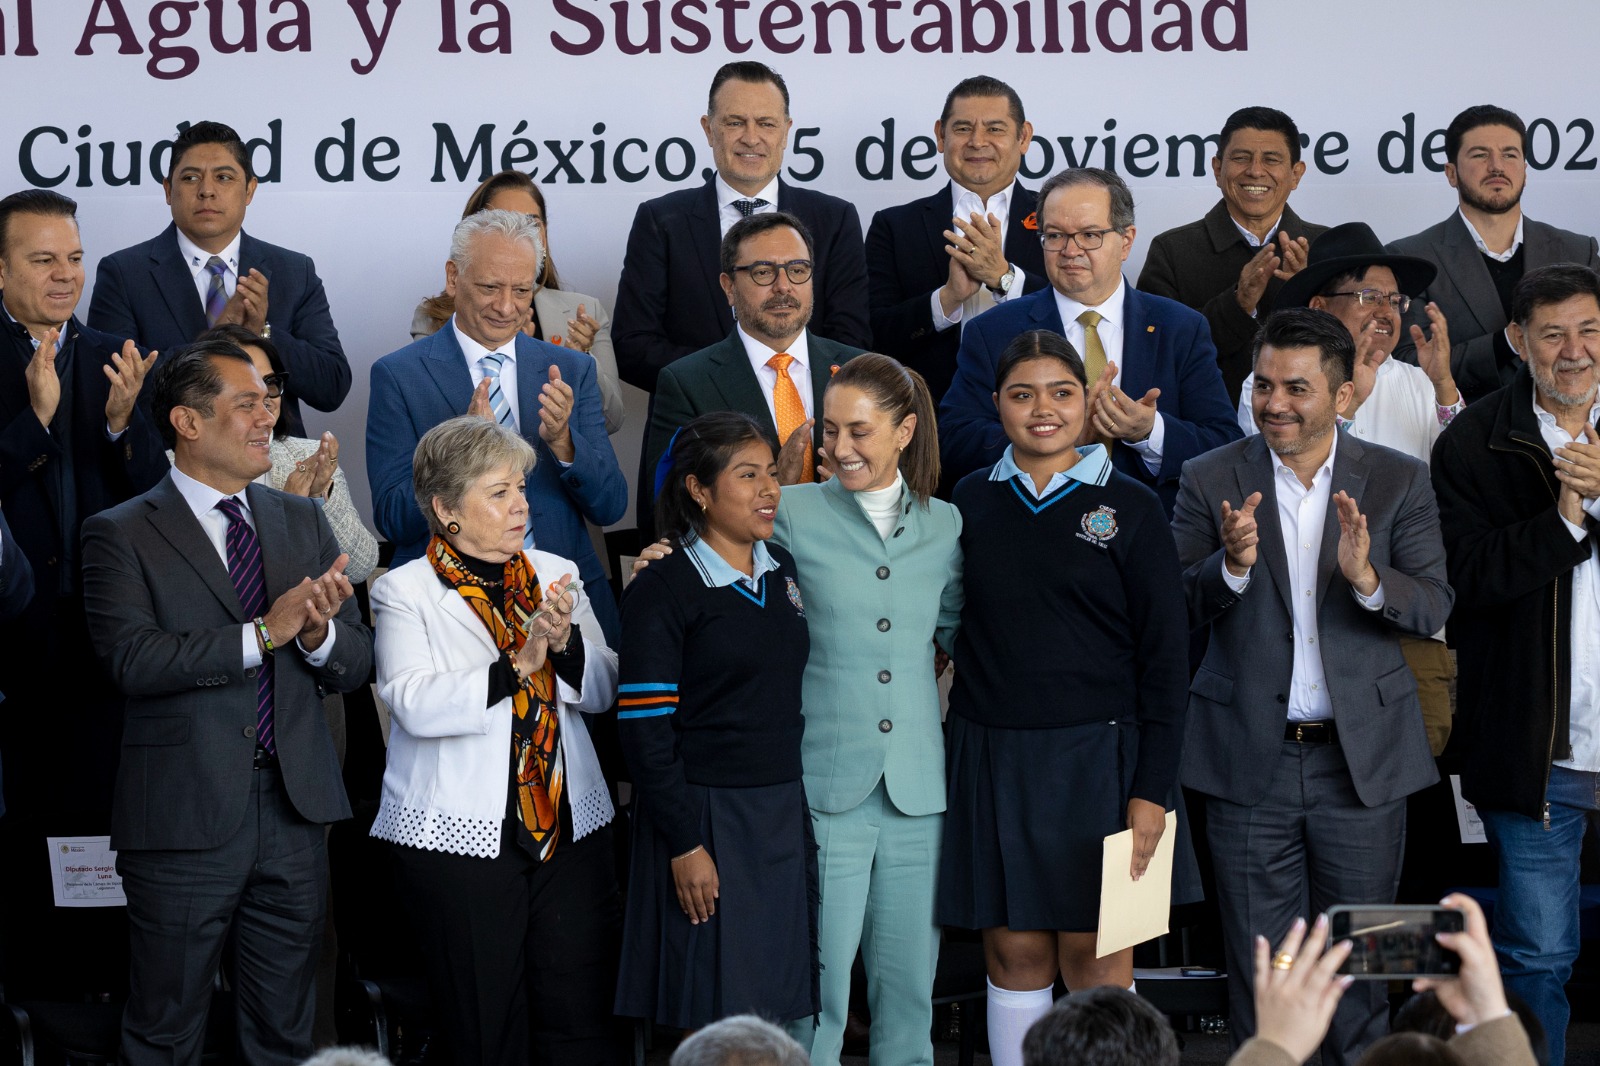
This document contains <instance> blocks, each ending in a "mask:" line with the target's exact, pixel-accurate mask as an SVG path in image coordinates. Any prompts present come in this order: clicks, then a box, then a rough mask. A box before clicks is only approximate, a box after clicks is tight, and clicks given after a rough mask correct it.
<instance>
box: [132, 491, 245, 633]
mask: <svg viewBox="0 0 1600 1066" xmlns="http://www.w3.org/2000/svg"><path fill="white" fill-rule="evenodd" d="M148 499H149V502H150V505H151V507H152V508H153V510H152V511H151V512H150V524H151V525H152V526H154V527H155V529H156V532H158V533H160V534H161V536H162V537H163V538H165V540H166V541H167V543H168V544H171V545H172V547H173V550H174V551H176V552H177V553H178V557H179V558H180V559H182V560H183V561H184V562H185V563H186V564H188V566H189V567H190V568H191V569H192V570H193V571H194V572H195V573H196V574H197V575H199V577H200V580H201V581H202V582H204V584H205V586H206V588H208V589H210V590H211V594H212V595H213V596H215V597H216V598H217V602H218V603H220V604H222V606H223V607H225V608H227V609H228V612H229V613H230V614H232V615H233V617H234V619H235V620H236V621H239V622H243V621H245V620H246V619H245V616H244V608H243V607H242V606H241V605H240V603H239V593H238V592H237V591H235V589H234V587H233V580H232V579H231V578H229V577H228V567H227V565H226V564H225V563H223V561H222V556H220V555H218V554H217V549H216V546H215V545H213V544H212V543H211V541H210V539H209V538H207V537H206V533H205V530H203V529H201V528H200V520H199V519H198V518H196V517H195V514H194V512H193V511H191V510H190V509H189V502H188V501H187V500H185V499H184V498H183V493H181V492H179V491H178V486H177V485H175V484H173V482H172V475H171V474H168V475H167V476H166V478H164V479H163V480H162V481H161V483H160V484H158V485H157V486H156V487H155V488H153V489H151V490H150V495H149V497H148ZM250 511H251V514H252V516H253V515H254V514H255V497H254V496H252V497H251V499H250ZM257 539H260V537H259V536H258V538H257ZM264 550H265V549H264V548H263V551H264ZM269 593H270V586H269ZM272 599H273V597H272V596H271V595H270V594H269V595H268V597H267V600H268V602H269V603H270V602H271V601H272Z"/></svg>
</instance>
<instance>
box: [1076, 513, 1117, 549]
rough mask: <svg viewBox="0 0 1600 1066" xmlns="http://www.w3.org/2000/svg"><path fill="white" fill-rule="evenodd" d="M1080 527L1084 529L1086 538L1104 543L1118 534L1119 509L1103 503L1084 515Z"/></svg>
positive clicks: (1096, 542) (1097, 542)
mask: <svg viewBox="0 0 1600 1066" xmlns="http://www.w3.org/2000/svg"><path fill="white" fill-rule="evenodd" d="M1078 528H1080V529H1082V530H1083V532H1084V536H1085V539H1086V540H1089V541H1092V542H1093V543H1095V544H1104V543H1105V542H1106V541H1108V540H1110V539H1111V538H1112V537H1114V536H1116V535H1117V510H1116V508H1114V507H1107V506H1106V505H1105V504H1101V505H1100V506H1099V507H1096V508H1095V509H1094V510H1092V511H1090V512H1089V513H1088V514H1086V515H1084V516H1083V519H1082V520H1081V521H1080V522H1079V523H1078Z"/></svg>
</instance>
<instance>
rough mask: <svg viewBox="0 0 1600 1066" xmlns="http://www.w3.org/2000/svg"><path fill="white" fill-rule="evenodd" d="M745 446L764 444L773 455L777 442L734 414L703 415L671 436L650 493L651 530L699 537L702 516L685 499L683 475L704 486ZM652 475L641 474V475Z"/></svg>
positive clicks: (696, 506) (686, 488)
mask: <svg viewBox="0 0 1600 1066" xmlns="http://www.w3.org/2000/svg"><path fill="white" fill-rule="evenodd" d="M751 441H760V442H761V443H762V444H765V445H766V446H767V447H768V448H771V449H772V453H773V455H774V456H776V455H777V453H778V442H777V441H775V440H773V439H772V436H771V435H770V434H769V433H768V432H767V431H766V430H765V429H763V428H762V427H761V425H760V423H758V422H757V421H756V420H755V419H753V418H751V417H750V416H749V415H747V414H744V413H743V412H740V411H712V412H710V413H709V414H703V415H701V416H700V417H699V418H696V419H695V420H694V421H692V422H690V423H689V424H688V425H686V426H684V427H683V428H682V429H680V430H678V432H677V433H675V434H673V436H672V441H671V443H670V444H668V445H667V454H666V455H665V456H663V459H664V460H665V461H666V463H667V471H666V479H665V480H664V481H663V482H662V484H661V489H660V491H659V492H658V493H657V494H656V528H657V529H659V530H660V531H661V532H662V533H663V534H671V535H675V536H677V537H679V538H684V537H687V536H688V535H689V534H690V533H694V534H695V535H696V536H703V535H704V534H705V531H706V515H705V512H704V511H703V510H701V508H700V505H699V504H697V503H695V502H694V497H693V496H691V495H689V486H688V484H687V481H688V477H689V475H690V474H693V475H694V479H695V480H696V481H698V482H700V484H702V485H706V486H710V485H711V484H712V483H713V482H715V481H716V480H717V478H718V477H720V476H721V475H722V472H723V471H724V470H726V469H727V468H728V463H729V462H731V461H732V460H733V453H734V452H736V451H738V450H739V449H740V448H742V447H744V446H745V445H746V444H749V443H750V442H751ZM654 473H655V471H646V476H652V475H654Z"/></svg>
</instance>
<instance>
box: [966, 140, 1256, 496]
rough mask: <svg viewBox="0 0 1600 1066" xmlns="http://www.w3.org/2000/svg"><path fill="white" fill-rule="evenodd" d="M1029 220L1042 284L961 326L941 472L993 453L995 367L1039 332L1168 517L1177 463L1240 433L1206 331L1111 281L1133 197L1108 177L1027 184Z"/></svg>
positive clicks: (1096, 427)
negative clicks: (1033, 214)
mask: <svg viewBox="0 0 1600 1066" xmlns="http://www.w3.org/2000/svg"><path fill="white" fill-rule="evenodd" d="M1039 227H1040V233H1041V235H1042V238H1043V247H1044V256H1045V259H1044V269H1045V274H1046V275H1047V276H1048V277H1049V279H1050V286H1051V287H1050V288H1048V289H1044V290H1041V291H1039V292H1036V293H1033V294H1032V295H1029V296H1024V297H1022V298H1021V299H1017V300H1012V301H1009V302H1008V303H1006V304H1005V305H1004V306H1001V307H996V308H994V309H993V310H991V311H987V312H985V313H984V314H983V315H982V316H981V317H979V318H978V319H977V321H975V322H974V323H973V324H972V325H971V326H969V327H968V328H967V329H966V330H965V331H964V332H963V334H962V337H961V348H960V351H959V352H958V354H957V357H956V376H955V381H954V382H952V383H951V386H950V391H949V392H947V393H946V394H945V397H944V402H943V403H942V404H941V405H940V407H939V444H940V450H941V452H942V458H943V460H944V465H945V468H946V471H947V473H948V476H950V477H951V478H955V479H959V478H961V477H962V476H964V475H965V474H968V473H970V472H971V471H973V470H978V469H981V468H984V467H987V466H991V465H993V464H994V463H995V462H996V461H998V460H999V458H1000V453H1001V452H1003V451H1004V450H1005V446H1006V437H1005V433H1004V431H1003V430H1002V429H1001V428H1000V417H999V415H998V413H997V412H996V411H995V406H994V374H995V368H996V366H998V365H999V362H1000V356H1001V354H1002V353H1003V352H1004V351H1005V349H1006V346H1007V345H1009V344H1010V343H1011V341H1012V340H1014V339H1015V338H1016V337H1017V335H1018V334H1020V333H1024V332H1026V331H1028V330H1036V329H1042V330H1049V331H1051V332H1054V333H1060V334H1062V335H1064V336H1065V337H1066V338H1067V339H1068V340H1069V341H1071V342H1072V344H1073V346H1074V347H1076V348H1077V349H1078V350H1079V351H1080V352H1082V353H1083V356H1084V366H1085V368H1086V369H1087V370H1088V372H1089V385H1090V389H1089V395H1088V397H1087V402H1088V404H1089V412H1088V415H1089V420H1090V424H1091V427H1092V429H1093V431H1094V433H1095V434H1096V436H1097V437H1098V438H1103V439H1106V440H1109V441H1110V442H1111V443H1112V449H1111V458H1112V462H1113V463H1114V464H1115V465H1116V467H1117V469H1118V470H1121V471H1122V472H1123V473H1125V474H1127V475H1128V476H1130V477H1133V478H1136V479H1137V480H1139V481H1142V482H1143V483H1145V484H1146V485H1149V486H1151V487H1152V488H1154V489H1155V490H1156V492H1157V494H1159V495H1160V497H1161V502H1162V504H1163V505H1164V506H1165V507H1166V509H1167V514H1168V515H1169V516H1170V515H1171V514H1172V505H1173V503H1174V502H1175V501H1176V499H1177V496H1178V475H1179V473H1180V472H1181V471H1182V469H1183V464H1184V463H1185V462H1187V461H1188V460H1190V459H1193V458H1194V457H1195V456H1197V455H1201V454H1204V453H1205V452H1208V451H1210V450H1211V449H1213V448H1216V447H1218V446H1220V445H1223V444H1226V443H1227V442H1229V441H1232V440H1238V439H1239V438H1240V437H1241V436H1243V434H1242V433H1241V432H1240V429H1239V424H1238V420H1237V419H1236V418H1235V417H1234V414H1233V405H1232V404H1231V403H1229V402H1228V395H1227V392H1226V390H1225V389H1224V388H1223V385H1222V373H1221V371H1219V370H1218V369H1217V351H1216V348H1215V347H1214V346H1213V345H1212V343H1211V331H1210V329H1209V328H1208V327H1207V326H1206V320H1205V319H1204V318H1203V317H1201V315H1200V314H1199V312H1197V311H1192V310H1190V309H1189V308H1187V307H1185V306H1183V305H1182V304H1180V303H1178V302H1176V301H1174V300H1168V299H1166V298H1165V297H1162V296H1151V295H1150V294H1148V293H1143V292H1139V291H1138V290H1136V289H1134V288H1133V286H1131V285H1129V284H1128V283H1127V281H1126V280H1125V279H1124V278H1123V276H1122V264H1123V262H1124V261H1125V260H1126V259H1127V257H1128V250H1129V249H1130V248H1131V247H1132V246H1133V238H1134V225H1133V194H1132V193H1130V192H1129V191H1128V187H1127V185H1126V184H1124V183H1123V181H1122V179H1121V178H1119V177H1117V175H1115V174H1113V173H1111V172H1110V171H1106V170H1100V169H1097V168H1094V167H1082V168H1077V169H1072V170H1063V171H1061V172H1060V173H1058V174H1055V175H1054V176H1052V177H1051V178H1050V179H1049V180H1048V181H1046V182H1045V183H1044V187H1043V188H1042V189H1040V190H1039ZM1086 246H1087V247H1086Z"/></svg>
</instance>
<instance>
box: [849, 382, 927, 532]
mask: <svg viewBox="0 0 1600 1066" xmlns="http://www.w3.org/2000/svg"><path fill="white" fill-rule="evenodd" d="M845 385H849V386H851V387H853V388H857V389H860V390H861V391H862V392H864V393H866V394H867V395H868V396H870V397H872V402H873V403H874V404H876V405H877V408H878V410H880V411H882V412H884V413H885V414H887V415H888V416H889V418H890V420H891V421H892V422H893V423H894V424H895V425H896V426H898V425H899V424H900V423H901V422H904V421H905V418H906V416H907V415H916V416H917V426H916V429H915V430H914V431H913V432H912V434H911V443H910V444H908V445H906V450H905V451H903V452H901V453H900V475H901V476H902V477H904V478H905V479H906V486H907V487H908V488H910V489H911V492H912V493H913V494H914V495H915V496H916V497H917V502H918V503H920V504H923V505H926V504H927V502H928V498H929V497H930V496H932V495H933V493H934V490H935V489H937V488H938V487H939V429H938V423H937V417H936V415H935V413H934V409H933V394H932V393H930V392H929V391H928V383H927V382H926V381H924V380H923V379H922V375H921V374H919V373H917V372H916V371H915V370H912V369H911V368H910V367H908V366H905V365H903V364H902V363H900V361H899V360H897V359H891V358H890V357H889V356H887V355H879V354H877V353H876V352H867V353H866V354H864V355H858V356H856V357H855V358H854V359H852V360H850V361H849V362H848V363H845V364H844V365H843V366H841V367H840V368H839V371H838V373H836V374H834V375H833V377H832V378H831V379H829V381H828V388H829V389H833V388H835V387H841V386H845Z"/></svg>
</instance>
